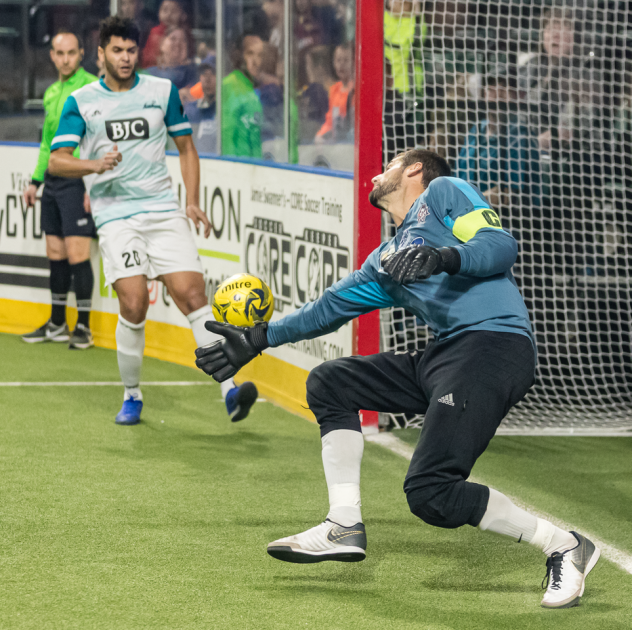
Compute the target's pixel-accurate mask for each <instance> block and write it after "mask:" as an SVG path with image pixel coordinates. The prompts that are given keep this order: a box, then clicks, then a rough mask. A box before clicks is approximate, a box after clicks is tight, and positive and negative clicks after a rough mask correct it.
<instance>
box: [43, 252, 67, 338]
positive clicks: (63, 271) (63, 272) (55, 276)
mask: <svg viewBox="0 0 632 630" xmlns="http://www.w3.org/2000/svg"><path fill="white" fill-rule="evenodd" d="M48 262H49V263H50V292H51V303H52V305H53V308H52V312H51V316H50V318H51V320H52V322H53V324H55V326H61V325H62V324H65V323H66V299H67V296H68V291H69V290H70V281H71V279H72V275H71V273H70V265H69V264H68V259H64V260H49V261H48Z"/></svg>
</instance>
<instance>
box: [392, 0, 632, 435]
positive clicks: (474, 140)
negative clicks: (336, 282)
mask: <svg viewBox="0 0 632 630" xmlns="http://www.w3.org/2000/svg"><path fill="white" fill-rule="evenodd" d="M631 17H632V16H631V12H630V3H629V2H608V1H601V0H599V1H598V0H594V1H591V0H584V1H583V2H582V1H580V0H566V1H557V2H556V1H554V0H550V1H546V0H495V1H494V0H488V1H484V2H483V1H479V2H475V1H469V2H458V1H451V2H448V1H433V2H425V3H422V2H410V1H400V0H386V10H385V16H384V39H385V44H384V45H385V55H384V57H385V74H384V77H385V83H384V88H385V89H384V110H383V120H384V162H385V164H386V163H387V162H388V161H389V160H390V159H392V158H393V157H394V155H396V154H397V153H399V152H400V151H403V150H405V149H409V148H413V147H421V148H430V149H432V150H435V151H437V152H438V153H439V154H441V155H442V156H443V157H445V158H446V159H447V160H448V161H449V162H450V165H451V167H452V168H453V171H454V174H455V175H456V176H458V177H462V178H463V179H466V180H468V181H470V182H472V183H474V184H476V185H478V186H479V188H480V189H481V191H483V194H484V195H485V196H486V197H487V198H488V199H489V200H490V202H491V204H492V205H493V206H494V207H495V208H496V209H497V211H498V213H499V215H500V217H501V219H502V222H503V226H504V228H505V229H506V230H508V231H509V232H511V233H512V234H513V235H514V237H515V238H516V239H517V241H518V244H519V251H520V254H519V257H518V261H517V263H516V265H515V267H514V274H515V276H516V280H517V282H518V285H519V286H520V289H521V291H522V294H523V296H524V298H525V301H526V303H527V307H528V309H529V312H530V314H531V318H532V322H533V325H534V329H535V335H536V339H537V345H538V361H539V365H538V371H537V382H536V385H535V386H534V387H533V388H532V390H531V391H530V393H529V394H528V396H527V397H526V399H525V400H524V401H522V402H521V403H520V404H519V405H517V406H516V407H515V408H514V409H513V410H512V411H511V413H510V414H509V416H508V417H507V418H506V419H505V420H504V422H503V424H502V425H501V428H500V431H499V433H505V434H519V433H525V434H529V435H533V434H537V433H543V434H564V435H566V434H571V433H575V434H583V433H586V434H617V433H621V432H625V431H630V430H632V394H631V385H632V354H631V347H630V310H631V306H632V305H631V302H630V299H631V287H630V275H631V274H630V271H631V255H632V239H631V235H632V231H631V229H630V228H631V225H630V223H631V220H632V219H631V217H632V215H631V214H630V211H631V210H632V198H630V191H631V190H632V189H631V187H630V184H631V183H632V182H631V178H632V135H631V134H632V94H631V90H632V82H631V78H632V73H631V70H632V65H631V63H630V52H629V50H630V49H629V39H630V37H631V36H630V33H632V30H631V27H632V24H631ZM394 231H395V230H394V225H393V223H392V222H391V221H390V219H388V218H385V219H384V225H383V237H384V238H385V239H387V238H390V237H391V236H392V235H393V234H394ZM427 339H428V331H427V329H426V327H425V326H423V324H422V323H421V322H419V321H418V320H417V319H416V318H415V316H413V315H412V314H411V313H408V312H406V311H405V310H403V309H401V308H394V309H391V310H385V311H383V312H382V314H381V346H382V350H384V351H386V350H407V349H414V348H423V347H424V345H425V344H426V342H427ZM380 420H381V423H382V424H390V425H391V426H394V427H396V428H403V427H410V426H421V424H422V423H423V417H422V416H414V417H413V416H404V415H397V414H395V415H392V414H383V415H382V417H381V419H380Z"/></svg>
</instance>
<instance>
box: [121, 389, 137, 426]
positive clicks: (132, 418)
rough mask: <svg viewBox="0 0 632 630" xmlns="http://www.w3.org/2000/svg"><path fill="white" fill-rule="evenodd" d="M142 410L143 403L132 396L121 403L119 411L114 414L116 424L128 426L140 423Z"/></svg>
mask: <svg viewBox="0 0 632 630" xmlns="http://www.w3.org/2000/svg"><path fill="white" fill-rule="evenodd" d="M142 410H143V401H142V400H137V399H136V398H134V397H133V396H132V397H131V398H128V399H127V400H125V401H123V406H122V407H121V410H120V411H119V412H118V413H117V414H116V420H115V422H116V424H122V425H125V426H130V425H133V424H138V423H139V422H140V412H141V411H142Z"/></svg>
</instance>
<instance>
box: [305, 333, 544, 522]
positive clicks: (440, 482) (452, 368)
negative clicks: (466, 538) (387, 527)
mask: <svg viewBox="0 0 632 630" xmlns="http://www.w3.org/2000/svg"><path fill="white" fill-rule="evenodd" d="M534 372H535V351H534V349H533V344H532V343H531V340H530V339H529V337H527V336H525V335H521V334H517V333H501V332H491V331H471V332H464V333H461V334H460V335H457V336H455V337H452V338H450V339H447V340H445V341H441V342H430V343H429V344H428V347H427V348H426V350H425V351H424V352H423V353H422V352H402V353H397V352H385V353H380V354H374V355H371V356H368V357H359V356H356V357H345V358H342V359H336V360H334V361H328V362H326V363H323V364H322V365H320V366H318V367H317V368H316V369H314V370H312V372H311V373H310V375H309V378H308V379H307V402H308V404H309V406H310V409H311V410H312V411H313V412H314V414H315V415H316V418H317V420H318V423H319V424H320V427H321V435H326V434H327V433H329V432H330V431H334V430H336V429H351V430H355V431H360V430H361V429H360V420H359V418H358V411H359V410H360V409H366V410H372V411H382V412H392V413H421V414H425V419H424V425H423V430H422V432H421V436H420V438H419V443H418V444H417V447H416V449H415V452H414V455H413V458H412V461H411V463H410V467H409V469H408V474H407V475H406V481H405V483H404V491H405V492H406V496H407V499H408V503H409V506H410V509H411V511H412V512H413V513H414V514H416V515H417V516H419V518H421V519H422V520H424V521H425V522H427V523H429V524H431V525H436V526H438V527H446V528H453V527H460V526H461V525H465V524H470V525H473V526H476V525H478V524H479V523H480V521H481V519H482V518H483V514H484V513H485V510H486V508H487V502H488V500H489V489H488V488H487V487H486V486H481V485H479V484H475V483H469V482H467V481H466V480H467V478H468V477H469V475H470V472H471V470H472V467H473V466H474V463H475V462H476V460H477V459H478V458H479V457H480V456H481V454H482V453H483V451H485V449H486V448H487V445H488V444H489V441H490V440H491V439H492V437H493V436H494V433H495V432H496V429H497V428H498V425H499V424H500V422H501V421H502V419H503V418H504V417H505V416H506V415H507V412H508V411H509V409H510V408H511V407H512V406H513V405H515V404H516V403H517V402H518V401H520V400H521V399H522V398H523V397H524V396H525V394H526V393H527V391H528V390H529V388H530V387H531V385H532V384H533V382H534Z"/></svg>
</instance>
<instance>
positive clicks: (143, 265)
mask: <svg viewBox="0 0 632 630" xmlns="http://www.w3.org/2000/svg"><path fill="white" fill-rule="evenodd" d="M98 235H99V249H100V250H101V258H102V259H103V272H104V274H105V281H106V286H107V285H109V284H113V283H114V282H116V281H117V280H120V279H121V278H129V277H131V276H147V279H148V280H153V279H154V278H157V277H158V276H161V275H163V274H167V273H174V272H177V271H197V272H198V273H203V270H202V263H201V262H200V257H199V256H198V251H197V246H196V244H195V241H194V240H193V234H192V233H191V228H190V227H189V220H188V219H187V217H186V216H185V215H184V213H182V212H180V211H178V210H176V211H173V212H142V213H139V214H135V215H134V216H131V217H129V218H128V219H118V220H116V221H111V222H110V223H106V224H105V225H103V226H101V227H100V228H99V231H98Z"/></svg>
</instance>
